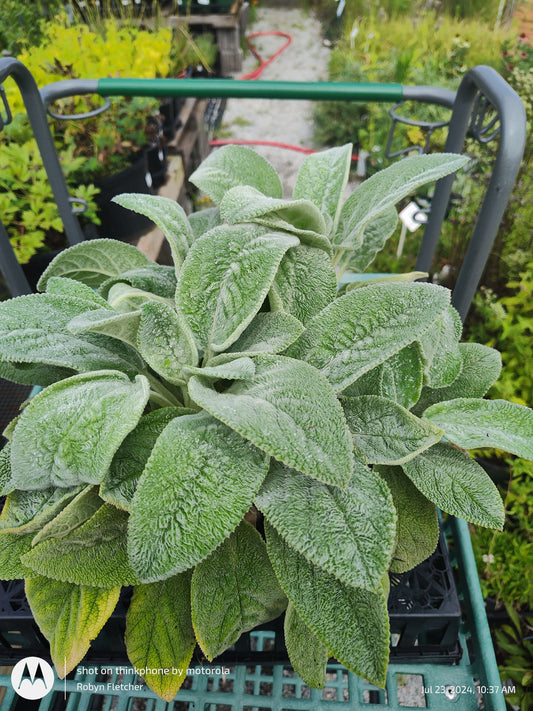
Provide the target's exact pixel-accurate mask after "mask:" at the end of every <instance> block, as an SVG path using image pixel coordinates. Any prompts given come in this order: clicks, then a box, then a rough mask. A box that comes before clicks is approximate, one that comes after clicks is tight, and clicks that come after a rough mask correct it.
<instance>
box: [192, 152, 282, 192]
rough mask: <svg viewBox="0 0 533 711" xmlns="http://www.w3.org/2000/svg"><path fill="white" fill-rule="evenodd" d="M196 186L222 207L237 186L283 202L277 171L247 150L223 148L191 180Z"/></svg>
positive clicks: (211, 155) (207, 159)
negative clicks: (245, 187) (246, 186)
mask: <svg viewBox="0 0 533 711" xmlns="http://www.w3.org/2000/svg"><path fill="white" fill-rule="evenodd" d="M189 180H190V181H191V183H193V185H196V187H198V188H200V190H203V191H204V193H206V194H207V195H209V197H210V198H211V200H213V201H214V202H215V203H217V204H219V203H220V202H221V200H222V198H223V197H224V194H225V193H226V192H227V191H228V190H230V189H231V188H233V187H235V186H237V185H250V186H252V187H254V188H256V189H257V190H260V191H261V192H262V193H263V195H269V196H270V197H273V198H280V197H281V196H282V195H283V188H282V186H281V182H280V179H279V177H278V174H277V173H276V171H275V170H274V168H273V167H272V166H271V165H270V163H269V162H268V161H267V160H265V159H264V158H263V157H262V156H260V155H259V154H258V153H256V152H255V151H254V150H252V149H251V148H246V146H224V147H223V148H221V149H219V150H217V151H214V152H213V153H211V154H210V155H209V156H208V157H207V158H206V159H205V160H204V161H203V162H202V164H201V165H200V167H199V168H197V169H196V170H195V171H194V173H193V174H192V175H191V177H190V178H189Z"/></svg>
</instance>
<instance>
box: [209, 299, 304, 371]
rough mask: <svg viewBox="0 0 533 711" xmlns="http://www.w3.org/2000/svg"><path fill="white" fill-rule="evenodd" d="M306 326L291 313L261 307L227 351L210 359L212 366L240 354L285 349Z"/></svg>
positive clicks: (253, 354) (249, 354)
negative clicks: (262, 309) (263, 309)
mask: <svg viewBox="0 0 533 711" xmlns="http://www.w3.org/2000/svg"><path fill="white" fill-rule="evenodd" d="M303 330H304V327H303V325H302V323H301V322H300V321H298V319H297V318H295V317H294V316H291V315H290V314H287V313H284V312H283V311H260V312H259V313H258V314H256V316H255V317H254V319H253V321H252V322H251V323H250V325H249V326H248V328H247V329H246V330H245V331H243V332H242V334H241V335H240V336H239V338H238V339H237V340H236V341H235V343H232V345H231V346H230V347H229V348H228V350H227V351H226V352H225V353H219V354H218V355H216V356H214V357H213V358H210V359H209V366H210V367H214V366H218V365H222V364H223V363H227V362H228V361H232V360H235V358H237V357H240V356H242V357H244V356H255V355H261V354H263V353H271V354H275V353H281V351H284V350H285V348H287V347H288V346H290V344H291V343H294V341H295V340H296V339H297V338H298V336H299V335H300V334H301V333H302V332H303Z"/></svg>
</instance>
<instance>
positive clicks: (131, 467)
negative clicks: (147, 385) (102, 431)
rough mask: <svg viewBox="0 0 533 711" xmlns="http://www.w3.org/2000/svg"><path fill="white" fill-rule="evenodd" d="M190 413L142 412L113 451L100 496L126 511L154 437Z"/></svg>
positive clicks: (170, 409)
mask: <svg viewBox="0 0 533 711" xmlns="http://www.w3.org/2000/svg"><path fill="white" fill-rule="evenodd" d="M191 413H192V410H189V409H185V408H181V407H162V408H160V409H158V410H154V411H153V412H149V413H148V414H146V415H143V416H142V417H141V419H140V420H139V422H138V424H137V426H136V427H135V429H134V430H132V431H131V432H130V433H129V435H128V436H127V437H126V438H125V440H124V441H123V442H122V444H121V445H120V447H119V448H118V449H117V451H116V452H115V456H114V457H113V461H112V462H111V466H110V467H109V470H108V472H107V473H106V475H105V477H104V480H103V482H102V483H101V485H100V496H101V497H102V499H104V500H105V501H108V502H109V503H110V504H113V505H114V506H118V508H120V509H125V510H126V511H129V510H130V508H131V500H132V499H133V495H134V493H135V489H136V488H137V482H138V481H139V477H140V476H141V474H142V473H143V471H144V468H145V466H146V462H147V461H148V459H149V457H150V455H151V454H152V449H153V448H154V445H155V443H156V441H157V438H158V437H159V435H160V434H161V432H162V431H163V430H164V429H165V427H166V426H167V425H168V423H169V422H171V421H172V420H173V419H174V418H175V417H179V416H180V415H188V414H191Z"/></svg>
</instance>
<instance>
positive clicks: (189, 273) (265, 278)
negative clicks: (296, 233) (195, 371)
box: [176, 225, 298, 351]
mask: <svg viewBox="0 0 533 711" xmlns="http://www.w3.org/2000/svg"><path fill="white" fill-rule="evenodd" d="M297 244H298V240H297V238H296V237H292V236H290V235H288V234H281V233H280V234H265V233H264V229H263V228H257V227H253V226H244V225H239V226H237V227H228V226H223V227H218V228H216V229H214V230H211V232H209V233H207V234H206V235H204V236H203V237H201V238H200V239H199V240H197V241H196V242H195V243H194V244H193V246H192V247H191V249H190V251H189V254H188V255H187V258H186V260H185V262H184V263H183V267H182V270H181V273H180V277H179V280H178V288H177V291H176V300H177V303H178V309H179V310H180V311H181V313H182V314H183V315H184V316H185V319H186V320H187V322H188V324H189V326H190V328H191V330H192V332H193V334H194V337H195V339H196V343H197V345H198V348H200V349H201V350H205V349H206V348H207V347H210V348H211V350H213V351H223V350H226V349H227V348H228V347H229V346H231V344H232V343H233V342H234V341H236V340H237V338H238V337H239V336H240V335H241V333H242V332H243V331H244V329H245V328H246V327H247V326H248V324H249V323H250V322H251V320H252V319H253V317H254V316H255V314H256V313H257V312H258V311H259V309H260V307H261V304H262V303H263V301H264V299H265V296H266V295H267V294H268V290H269V289H270V285H271V284H272V281H273V279H274V276H275V274H276V271H277V269H278V266H279V263H280V261H281V258H282V257H283V255H284V254H285V252H286V251H287V249H289V247H294V246H295V245H297Z"/></svg>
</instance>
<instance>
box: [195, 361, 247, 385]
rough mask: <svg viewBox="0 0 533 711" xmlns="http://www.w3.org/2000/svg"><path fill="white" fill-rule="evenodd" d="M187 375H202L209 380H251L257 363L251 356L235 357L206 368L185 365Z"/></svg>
mask: <svg viewBox="0 0 533 711" xmlns="http://www.w3.org/2000/svg"><path fill="white" fill-rule="evenodd" d="M184 370H185V373H186V374H187V375H201V376H202V377H204V378H208V379H209V380H251V379H252V378H253V377H254V375H255V363H254V362H253V360H252V359H251V358H248V357H247V356H244V357H242V358H235V357H233V359H232V360H229V359H228V360H226V362H224V363H221V364H220V365H208V366H205V367H204V368H196V367H191V366H188V367H185V369H184Z"/></svg>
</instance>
